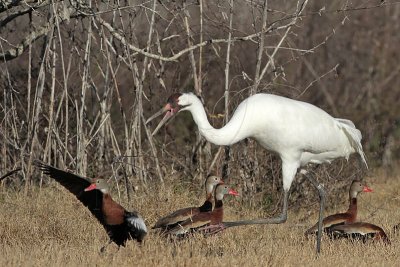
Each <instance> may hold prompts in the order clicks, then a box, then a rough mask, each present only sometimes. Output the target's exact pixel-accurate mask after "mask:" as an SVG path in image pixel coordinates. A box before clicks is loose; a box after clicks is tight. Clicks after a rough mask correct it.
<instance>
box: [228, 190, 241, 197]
mask: <svg viewBox="0 0 400 267" xmlns="http://www.w3.org/2000/svg"><path fill="white" fill-rule="evenodd" d="M228 194H229V195H233V196H238V195H239V193H238V192H236V191H235V190H233V189H229V193H228Z"/></svg>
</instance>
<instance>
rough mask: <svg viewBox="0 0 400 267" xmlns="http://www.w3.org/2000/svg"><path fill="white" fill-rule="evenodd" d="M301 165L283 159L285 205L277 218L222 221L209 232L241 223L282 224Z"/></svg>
mask: <svg viewBox="0 0 400 267" xmlns="http://www.w3.org/2000/svg"><path fill="white" fill-rule="evenodd" d="M299 166H300V162H299V161H296V160H293V159H282V177H283V192H284V195H283V207H282V213H281V214H280V215H279V216H277V217H275V218H262V219H253V220H243V221H236V222H222V223H221V224H219V225H211V226H209V227H208V228H207V229H208V230H210V229H211V231H210V232H209V234H214V233H217V232H219V231H222V230H224V229H226V228H229V227H235V226H241V225H253V224H280V223H284V222H286V220H287V213H288V201H289V190H290V185H291V184H292V181H293V179H294V177H295V176H296V172H297V169H298V167H299Z"/></svg>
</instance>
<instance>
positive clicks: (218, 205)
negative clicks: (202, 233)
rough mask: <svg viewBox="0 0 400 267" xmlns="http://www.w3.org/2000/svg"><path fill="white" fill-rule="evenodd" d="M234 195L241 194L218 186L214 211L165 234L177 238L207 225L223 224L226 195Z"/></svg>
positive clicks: (197, 216)
mask: <svg viewBox="0 0 400 267" xmlns="http://www.w3.org/2000/svg"><path fill="white" fill-rule="evenodd" d="M228 194H229V195H234V196H238V195H239V194H238V193H237V192H236V191H235V190H233V189H231V188H230V187H229V186H228V185H226V184H218V185H217V187H216V188H215V196H214V198H215V208H214V209H213V210H212V211H208V212H200V213H198V214H196V215H194V216H193V217H191V218H189V219H187V220H185V221H183V222H181V223H179V224H178V225H177V226H175V227H174V228H172V229H170V230H168V231H167V232H166V233H165V234H168V235H175V236H184V235H185V234H188V233H190V232H192V231H194V230H196V229H198V228H200V227H204V226H207V225H210V226H212V225H218V224H220V223H222V220H223V216H224V210H223V202H222V200H223V198H224V195H228Z"/></svg>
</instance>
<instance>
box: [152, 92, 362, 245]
mask: <svg viewBox="0 0 400 267" xmlns="http://www.w3.org/2000/svg"><path fill="white" fill-rule="evenodd" d="M184 110H187V111H189V112H190V113H191V114H192V116H193V119H194V121H195V123H196V124H197V126H198V128H199V131H200V133H201V135H202V136H204V137H205V138H206V139H207V140H208V141H209V142H211V143H214V144H216V145H223V146H229V145H232V144H234V143H236V142H239V141H240V140H243V139H244V138H253V139H255V140H256V141H257V142H258V143H259V144H260V145H261V146H263V147H264V148H265V149H267V150H269V151H272V152H275V153H277V154H278V155H279V156H280V158H281V160H282V176H283V189H284V198H283V200H284V201H283V209H282V214H281V215H280V216H278V217H276V218H265V219H255V220H245V221H237V222H224V223H223V225H222V226H221V227H223V228H226V227H232V226H239V225H247V224H271V223H273V224H278V223H283V222H286V220H287V208H288V197H289V189H290V186H291V184H292V182H293V179H294V177H295V175H296V173H297V170H298V169H299V168H301V167H303V166H305V165H306V164H308V163H316V164H321V163H324V162H331V161H332V160H334V159H336V158H340V157H344V158H346V159H348V158H349V156H350V155H351V154H352V153H355V152H356V153H358V154H359V155H360V156H361V159H362V161H363V162H364V163H365V165H366V166H367V162H366V160H365V155H364V152H363V149H362V145H361V132H360V131H359V130H358V129H356V128H355V126H354V124H353V122H352V121H350V120H345V119H337V118H333V117H332V116H331V115H329V114H328V113H326V112H325V111H324V110H322V109H320V108H318V107H316V106H314V105H311V104H309V103H305V102H301V101H297V100H293V99H290V98H286V97H281V96H277V95H271V94H255V95H253V96H250V97H249V98H247V99H245V100H244V101H243V102H242V103H240V105H239V106H238V107H237V109H236V111H235V112H234V114H233V115H232V118H231V119H230V121H229V122H228V123H227V124H226V125H225V126H224V127H222V128H220V129H215V128H214V127H212V126H211V124H210V123H209V121H208V119H207V115H206V112H205V110H204V107H203V104H202V102H201V101H200V99H199V98H198V97H197V96H196V95H194V94H193V93H175V94H173V95H171V96H170V97H169V98H168V101H167V104H166V106H165V107H164V108H162V109H161V110H160V111H159V112H157V113H156V114H154V115H153V116H151V117H150V118H149V119H148V120H147V122H146V124H147V123H148V122H149V121H151V120H153V119H154V118H155V117H157V116H159V115H161V114H162V113H166V114H165V116H164V118H163V119H162V120H161V122H160V123H159V124H158V126H157V127H156V129H155V130H154V132H153V135H154V134H155V133H156V132H157V131H158V130H159V129H160V128H161V126H162V125H163V124H165V123H166V122H167V120H168V119H170V118H171V117H173V116H174V115H175V114H177V113H178V112H180V111H184ZM367 167H368V166H367ZM301 173H302V174H304V175H306V171H305V170H302V171H301ZM306 177H307V178H308V179H309V180H310V181H311V182H312V183H313V185H314V186H316V187H317V189H318V192H319V195H320V212H319V227H318V229H319V231H318V237H317V252H319V251H320V243H321V233H322V231H321V229H322V218H323V203H324V196H325V192H324V190H323V187H322V186H320V185H319V184H318V183H317V182H316V181H315V180H314V179H313V178H311V177H310V176H309V175H306Z"/></svg>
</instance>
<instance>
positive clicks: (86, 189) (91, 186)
mask: <svg viewBox="0 0 400 267" xmlns="http://www.w3.org/2000/svg"><path fill="white" fill-rule="evenodd" d="M93 189H97V188H96V184H91V185H89V186H88V187H86V188H85V192H86V191H92V190H93Z"/></svg>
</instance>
